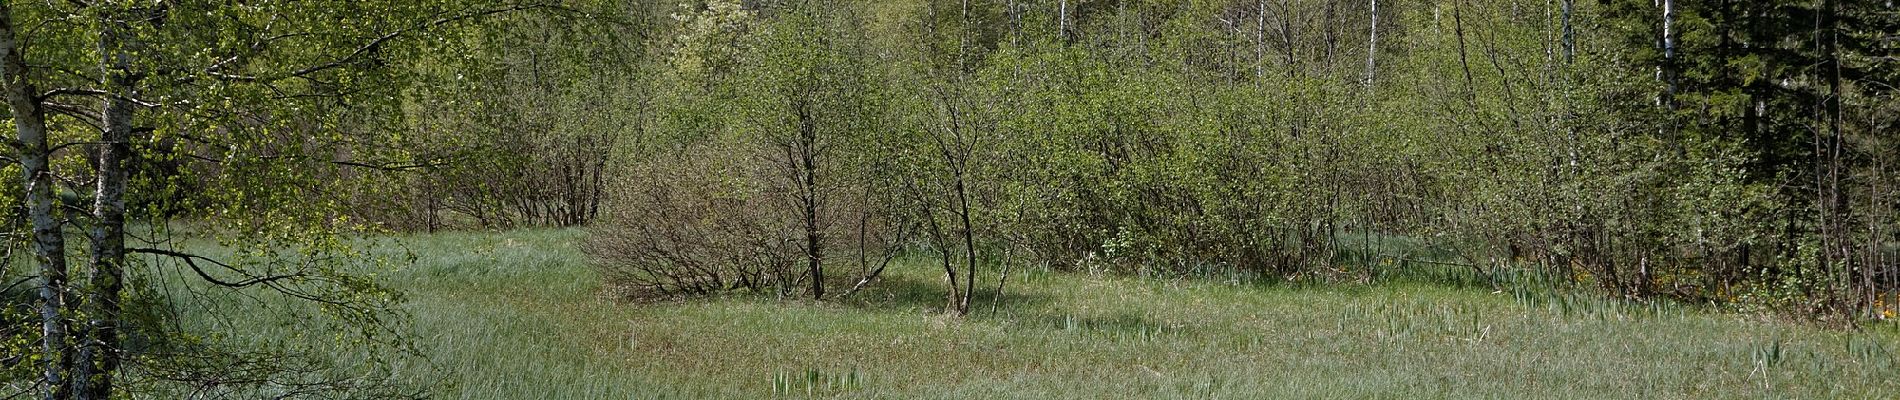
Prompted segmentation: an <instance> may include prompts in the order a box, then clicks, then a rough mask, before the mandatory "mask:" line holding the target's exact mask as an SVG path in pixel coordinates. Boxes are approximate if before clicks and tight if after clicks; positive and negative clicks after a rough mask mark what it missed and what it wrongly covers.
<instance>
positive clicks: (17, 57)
mask: <svg viewBox="0 0 1900 400" xmlns="http://www.w3.org/2000/svg"><path fill="white" fill-rule="evenodd" d="M20 45H21V43H20V40H19V38H17V37H15V36H14V27H13V10H12V7H10V6H8V4H7V3H5V2H0V78H3V79H4V80H5V81H6V85H5V86H6V97H7V107H8V108H9V110H10V111H11V112H12V114H13V126H14V131H15V132H16V133H17V134H18V141H17V142H14V143H11V144H12V145H13V146H12V147H13V148H14V150H15V151H16V152H17V153H18V154H17V158H18V159H19V160H20V166H21V176H22V177H23V178H24V179H25V182H24V183H25V185H26V212H27V219H28V220H30V221H32V224H33V246H32V247H33V257H34V258H35V259H36V260H37V261H38V262H39V264H40V287H39V300H40V304H39V314H40V327H41V332H40V334H41V335H42V336H41V342H40V343H41V345H40V350H41V352H42V354H41V356H42V357H43V360H42V362H43V363H44V365H43V366H42V368H43V374H42V377H41V379H43V380H44V381H45V382H42V383H43V384H45V385H46V386H47V387H48V388H50V390H47V391H46V398H47V399H63V398H68V397H71V390H72V382H71V381H68V380H67V379H66V378H67V375H68V372H69V371H68V370H69V369H70V368H71V366H72V353H71V352H70V350H71V349H70V348H69V347H68V342H69V340H68V331H67V322H66V316H65V313H66V291H67V288H66V239H65V237H63V236H61V231H60V223H59V220H58V218H57V217H56V216H55V215H54V211H53V209H54V206H55V203H56V202H57V201H59V198H58V197H56V196H55V195H54V194H53V174H52V171H51V170H50V169H49V161H50V160H49V158H50V157H49V156H50V155H51V152H52V151H51V149H50V148H48V146H47V139H46V110H45V109H43V108H41V107H40V103H39V100H38V99H36V98H34V97H35V96H36V95H37V94H36V93H35V92H37V91H38V89H37V88H35V87H34V85H33V83H32V81H31V80H29V79H28V77H27V64H26V57H25V56H24V55H22V54H20V53H21V51H22V50H23V49H22V48H20Z"/></svg>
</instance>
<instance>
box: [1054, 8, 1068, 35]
mask: <svg viewBox="0 0 1900 400" xmlns="http://www.w3.org/2000/svg"><path fill="white" fill-rule="evenodd" d="M1056 36H1059V37H1061V38H1062V39H1063V40H1068V39H1069V0H1062V1H1061V2H1059V3H1058V5H1057V6H1056Z"/></svg>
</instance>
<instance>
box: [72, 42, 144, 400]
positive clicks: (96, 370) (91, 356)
mask: <svg viewBox="0 0 1900 400" xmlns="http://www.w3.org/2000/svg"><path fill="white" fill-rule="evenodd" d="M128 31H129V29H128V27H127V26H125V24H124V23H123V22H122V21H116V20H110V19H108V20H106V21H102V31H101V34H100V37H99V52H100V54H101V55H102V59H101V60H100V66H99V67H100V68H99V69H100V73H101V74H102V75H104V76H105V79H106V84H107V87H109V88H110V89H109V90H108V91H109V92H111V94H110V95H107V96H103V97H101V100H102V101H101V102H102V103H104V107H103V110H101V115H103V116H104V117H105V120H104V122H105V124H104V129H103V130H102V131H101V134H100V143H101V145H100V146H99V156H98V157H99V159H98V169H99V170H98V175H99V176H98V187H97V188H96V189H95V190H97V192H96V196H95V197H94V199H93V200H94V202H93V218H94V219H95V221H94V222H93V227H92V232H91V239H92V249H91V250H92V259H91V265H90V266H89V268H88V269H87V271H86V273H87V275H88V276H87V280H88V285H89V286H91V289H92V292H91V293H90V294H89V296H88V299H87V301H86V302H85V305H86V307H84V308H85V313H86V316H87V317H88V320H87V321H86V326H85V332H84V336H83V338H82V340H81V341H80V348H79V360H78V363H77V364H78V368H77V370H76V372H77V375H75V376H74V379H73V381H74V383H75V385H76V387H77V390H76V391H77V392H78V395H79V396H80V398H82V399H106V398H109V397H111V395H112V374H113V373H114V372H115V371H117V370H118V368H119V332H118V328H119V324H120V322H119V314H120V304H119V297H120V292H121V291H123V290H124V287H125V279H124V278H125V270H124V266H125V184H126V171H125V165H124V162H125V159H126V158H127V157H128V156H129V155H130V154H131V151H132V147H131V143H130V142H131V137H132V129H133V126H132V118H133V111H134V110H133V104H132V96H135V95H136V94H137V93H135V92H134V89H133V84H134V82H135V81H136V80H137V79H138V78H137V77H136V76H135V75H133V73H132V71H131V70H130V66H129V60H127V58H129V57H130V55H129V54H130V52H129V51H127V50H126V47H127V46H129V45H130V41H129V40H127V36H129V32H128Z"/></svg>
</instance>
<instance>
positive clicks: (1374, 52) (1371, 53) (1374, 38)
mask: <svg viewBox="0 0 1900 400" xmlns="http://www.w3.org/2000/svg"><path fill="white" fill-rule="evenodd" d="M1564 4H1569V0H1565V3H1564ZM1378 56H1379V0H1372V32H1371V33H1370V34H1369V35H1368V36H1366V88H1367V89H1371V88H1372V79H1373V77H1374V71H1377V68H1375V67H1376V66H1377V64H1376V63H1375V62H1374V61H1376V60H1377V58H1378Z"/></svg>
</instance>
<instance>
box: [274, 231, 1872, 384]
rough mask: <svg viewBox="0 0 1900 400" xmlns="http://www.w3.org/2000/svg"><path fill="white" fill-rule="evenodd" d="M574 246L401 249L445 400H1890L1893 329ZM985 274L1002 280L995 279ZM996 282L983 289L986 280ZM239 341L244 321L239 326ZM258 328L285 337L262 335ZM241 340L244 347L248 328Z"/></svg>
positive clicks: (400, 284) (411, 370)
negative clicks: (778, 295)
mask: <svg viewBox="0 0 1900 400" xmlns="http://www.w3.org/2000/svg"><path fill="white" fill-rule="evenodd" d="M582 235H584V233H582V232H579V231H572V230H567V231H526V232H510V233H500V234H495V233H452V234H438V235H425V236H413V237H407V238H405V239H404V240H403V242H404V243H405V244H404V247H405V248H406V250H407V251H410V252H413V253H414V254H415V255H416V256H417V262H416V263H415V264H414V265H412V266H407V267H404V268H402V269H400V270H398V271H393V272H391V273H387V274H386V278H387V279H388V282H389V283H390V284H391V285H392V286H394V287H397V288H400V289H402V290H404V291H406V292H407V293H408V299H409V300H408V302H407V303H405V304H404V305H403V308H404V309H405V310H406V311H408V312H409V314H410V315H411V317H412V318H413V326H412V329H413V331H414V332H413V335H414V337H415V338H416V339H418V341H419V342H420V343H421V344H422V351H423V353H424V354H426V355H427V356H428V360H427V361H426V362H421V361H416V360H411V361H408V362H404V363H399V364H398V365H397V371H396V373H397V374H399V375H402V376H405V377H407V379H410V380H414V381H427V382H434V383H438V385H437V386H438V388H437V390H438V391H437V392H436V393H435V397H436V398H443V399H610V398H611V399H618V398H706V397H710V398H766V397H805V396H808V395H815V396H819V397H847V398H860V397H862V398H902V399H911V398H1404V399H1435V398H1585V399H1597V398H1894V397H1895V396H1900V388H1897V387H1895V383H1896V382H1900V379H1897V378H1900V373H1896V372H1900V369H1896V365H1895V358H1894V355H1895V352H1896V351H1900V333H1896V332H1895V329H1894V328H1892V327H1891V326H1886V325H1880V326H1876V327H1873V328H1869V329H1867V330H1863V331H1853V332H1848V331H1832V330H1824V329H1819V328H1815V327H1810V326H1805V325H1800V324H1793V323H1786V322H1779V321H1775V320H1772V319H1765V318H1761V317H1755V316H1747V315H1737V314H1725V313H1719V312H1712V311H1708V310H1703V309H1701V308H1697V307H1683V306H1643V305H1631V304H1627V303H1619V302H1612V301H1604V300H1596V299H1592V298H1588V297H1585V296H1542V295H1529V294H1525V293H1514V292H1509V291H1507V292H1503V293H1496V292H1493V291H1491V290H1489V289H1486V288H1481V287H1470V286H1459V285H1446V284H1439V283H1431V282H1425V281H1422V280H1418V279H1391V280H1387V281H1384V282H1380V283H1374V284H1369V285H1350V284H1349V285H1340V286H1314V285H1292V284H1278V285H1273V284H1268V285H1262V284H1235V283H1223V282H1217V281H1200V280H1153V279H1146V280H1144V279H1134V278H1117V277H1089V276H1083V275H1071V274H1060V273H1047V272H1028V273H1023V274H1021V276H1019V277H1017V279H1014V280H1012V282H1010V283H1009V289H1008V297H1007V298H1006V299H1004V301H1003V302H1002V303H1001V305H1000V307H998V308H997V309H996V311H995V312H991V311H990V309H991V304H990V300H991V296H992V295H993V293H992V292H988V291H985V292H982V293H980V295H979V297H978V300H979V302H978V304H977V305H976V307H975V308H977V309H978V310H979V311H978V312H977V314H976V315H973V316H971V317H969V318H967V319H958V318H950V317H945V316H942V315H939V314H938V313H936V312H935V310H936V309H938V308H939V306H940V304H941V303H942V299H941V296H942V294H941V284H940V283H939V282H938V281H937V280H938V279H940V278H938V277H937V275H936V274H935V272H934V271H936V270H934V269H933V268H932V267H931V265H932V264H929V263H926V262H923V261H922V260H917V261H912V262H906V263H902V264H900V265H897V266H894V267H893V268H894V270H893V271H892V272H891V274H890V275H889V276H888V277H887V279H886V280H885V281H884V282H882V283H880V284H878V285H876V286H875V287H874V288H872V289H869V290H867V291H866V292H863V293H860V294H859V297H857V298H855V299H852V300H847V301H843V302H834V303H813V302H808V301H784V302H781V301H775V300H772V299H769V298H756V297H743V296H737V297H730V298H720V299H708V300H698V301H688V302H668V303H648V304H632V303H624V302H618V301H615V300H612V299H605V298H602V297H600V296H599V295H598V293H599V292H600V291H599V286H598V283H597V281H596V278H595V276H594V273H593V272H592V271H591V270H589V269H588V267H587V266H586V264H585V260H584V257H583V256H582V255H580V254H579V252H578V251H577V250H576V249H575V243H576V242H578V241H579V240H580V239H581V237H582ZM984 278H986V279H993V278H994V275H986V276H985V277H984ZM993 284H994V282H993V281H992V282H991V285H993ZM244 326H250V325H244ZM255 326H259V327H260V328H256V329H257V330H256V331H254V334H256V335H260V336H264V335H272V334H279V333H281V332H272V331H270V329H269V328H266V326H269V324H268V323H264V322H259V323H256V324H255ZM244 329H249V328H242V327H240V328H239V333H238V335H239V336H242V335H244V334H245V333H244V332H246V331H244Z"/></svg>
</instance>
